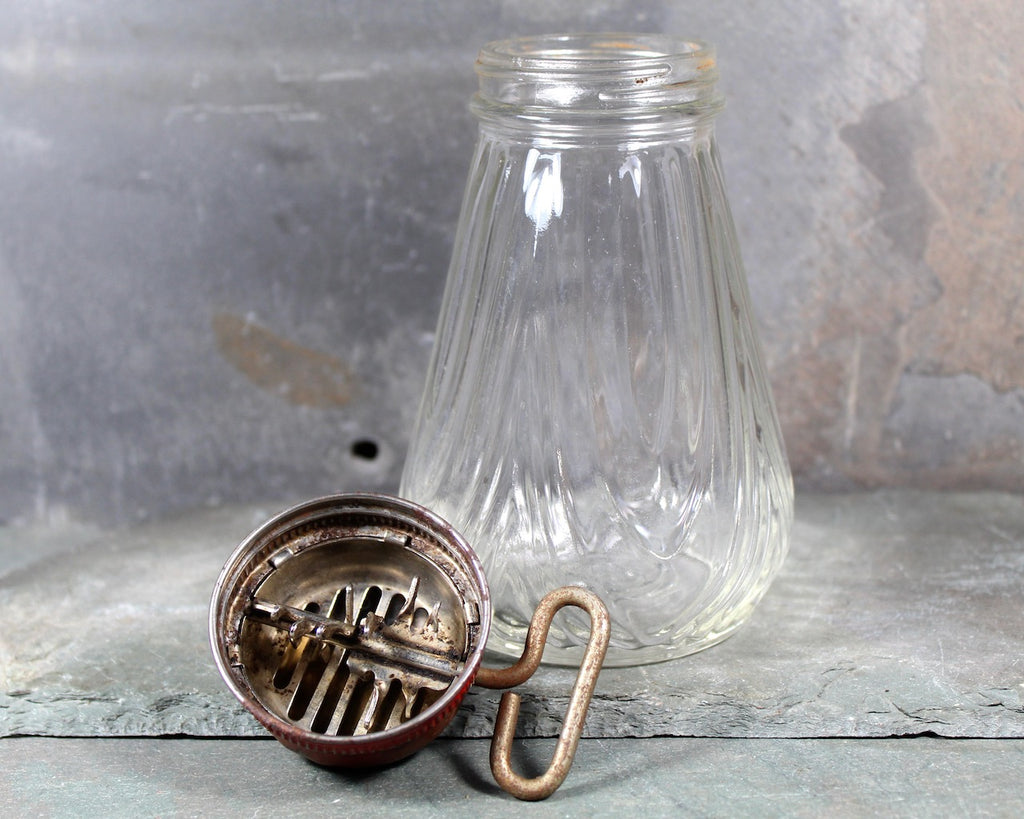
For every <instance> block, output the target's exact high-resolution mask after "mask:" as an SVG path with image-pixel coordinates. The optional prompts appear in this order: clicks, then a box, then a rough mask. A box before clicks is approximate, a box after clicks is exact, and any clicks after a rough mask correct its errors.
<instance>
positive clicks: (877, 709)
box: [0, 491, 1024, 813]
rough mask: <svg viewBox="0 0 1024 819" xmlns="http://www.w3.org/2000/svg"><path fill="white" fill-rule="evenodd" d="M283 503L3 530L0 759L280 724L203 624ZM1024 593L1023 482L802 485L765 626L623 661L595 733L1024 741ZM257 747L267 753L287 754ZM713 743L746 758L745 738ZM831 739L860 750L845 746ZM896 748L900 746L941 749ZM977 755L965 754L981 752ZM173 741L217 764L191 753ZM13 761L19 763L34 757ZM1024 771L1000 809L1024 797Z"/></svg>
mask: <svg viewBox="0 0 1024 819" xmlns="http://www.w3.org/2000/svg"><path fill="white" fill-rule="evenodd" d="M275 511H277V510H276V509H275V508H269V507H268V508H255V507H252V508H248V507H247V508H230V509H229V508H225V509H216V510H207V511H202V512H198V513H196V514H194V515H190V516H184V517H180V518H177V519H175V520H170V521H164V522H155V523H147V524H144V525H139V526H136V527H132V528H129V529H122V530H118V531H113V532H108V531H101V530H98V529H95V528H92V527H88V526H81V525H72V524H66V525H64V526H51V527H48V528H46V529H40V530H31V529H24V528H10V527H9V528H6V529H0V619H2V622H4V623H5V624H6V626H5V628H4V629H3V631H2V633H0V736H2V737H9V738H10V739H9V740H4V741H3V742H0V760H2V759H8V758H11V759H14V758H18V759H20V758H21V756H22V754H23V753H24V752H29V751H31V753H29V758H30V759H31V758H32V754H33V753H39V754H43V755H45V756H51V755H53V754H57V756H59V755H60V753H61V752H62V751H61V749H64V751H63V752H66V753H70V750H68V748H69V747H70V746H66V745H58V747H57V748H52V747H49V746H47V745H46V742H47V740H43V739H32V740H29V739H24V738H25V737H36V738H45V737H82V738H90V737H91V738H117V737H121V738H129V737H130V738H135V739H133V740H132V741H133V742H138V741H140V740H139V738H147V737H154V738H155V737H169V736H172V737H185V738H189V737H191V738H204V737H205V738H209V737H217V738H221V739H225V738H251V737H261V736H265V734H264V731H263V729H262V728H260V727H259V726H258V725H257V724H256V723H255V722H254V721H253V720H252V718H251V717H249V716H248V715H247V714H246V713H245V712H244V711H243V710H242V709H241V707H240V706H239V705H238V704H237V703H236V702H235V700H234V699H233V697H232V696H231V695H230V693H229V692H228V691H227V689H226V687H225V686H224V684H223V683H222V682H221V680H220V678H219V677H218V675H217V672H216V670H215V668H214V666H213V662H212V658H211V655H210V650H209V647H208V642H207V631H206V629H207V611H208V605H209V597H210V594H211V592H212V588H213V584H214V581H215V579H216V576H217V574H218V572H219V570H220V568H221V566H222V564H223V562H224V561H225V560H226V558H227V557H228V555H229V554H230V552H231V551H232V550H233V548H234V546H235V545H236V544H237V543H238V542H239V541H240V540H241V539H242V538H243V537H244V536H245V535H246V534H247V533H248V532H249V531H250V530H251V529H252V528H254V527H255V526H256V525H258V524H260V523H261V522H262V521H263V520H265V519H266V518H267V517H269V515H270V514H272V513H274V512H275ZM1022 601H1024V499H1022V498H1021V497H1019V496H1014V495H1007V494H995V493H955V494H946V493H942V494H940V493H921V492H912V491H884V492H876V493H863V494H850V495H801V496H799V497H798V500H797V516H796V525H795V528H794V533H793V540H792V546H791V549H790V554H789V556H788V558H787V560H786V563H785V565H784V567H783V569H782V571H781V573H780V574H779V576H778V578H777V579H776V581H775V583H774V584H773V586H772V588H771V589H770V591H769V592H768V594H767V596H766V597H765V599H764V600H763V602H762V603H761V605H760V606H759V607H758V609H757V610H756V612H755V613H754V616H753V617H752V619H751V620H750V622H749V623H747V624H746V626H744V628H742V629H741V630H740V631H739V632H738V633H737V634H736V635H735V636H733V637H732V638H730V639H729V640H727V641H726V642H725V643H723V644H721V645H719V646H716V647H714V648H712V649H709V650H707V651H705V652H703V653H700V654H697V655H693V656H691V657H688V658H685V659H682V660H679V661H675V662H669V663H662V664H658V665H651V666H644V667H640V668H632V669H605V670H604V671H603V672H602V674H601V678H600V681H599V683H598V687H597V693H596V695H595V699H594V702H593V705H592V707H591V711H590V715H589V717H588V720H587V726H586V731H585V736H587V737H591V738H602V740H601V741H602V742H603V741H604V740H610V739H612V738H629V737H632V738H639V737H661V738H663V739H658V740H656V741H653V742H651V743H650V744H649V745H645V744H644V742H643V741H640V740H633V741H632V742H630V743H629V744H627V745H614V744H613V745H612V746H608V747H612V748H614V749H616V750H615V752H614V754H613V756H614V755H615V754H618V755H622V754H625V756H626V757H628V758H632V755H635V754H636V753H641V751H642V749H643V748H649V749H650V750H651V752H652V753H654V752H655V751H657V753H659V754H662V755H667V756H672V754H673V753H674V752H673V751H671V750H668V749H669V748H670V746H666V745H664V744H663V743H665V742H668V741H669V740H668V739H664V738H671V737H679V738H693V739H700V738H736V739H743V740H749V741H751V742H752V745H751V747H755V746H756V747H758V748H761V749H764V750H765V752H766V753H770V754H774V755H776V756H778V757H779V758H780V759H789V758H790V757H792V756H793V753H796V751H794V750H793V749H795V748H797V747H804V748H809V747H810V746H788V745H786V744H785V743H783V744H782V745H778V744H761V745H756V743H753V741H754V740H757V741H758V742H762V743H763V742H768V741H777V740H783V739H786V738H789V739H798V738H803V739H807V740H812V739H813V741H814V742H815V743H818V742H819V740H827V739H843V740H850V739H855V738H864V737H870V738H900V737H918V738H920V740H923V741H926V742H935V741H937V740H935V738H936V737H950V738H952V737H955V738H970V739H977V740H984V739H1004V740H1020V739H1024V627H1022V626H1024V622H1022V620H1024V617H1022V609H1024V607H1022ZM498 662H500V661H495V660H492V661H491V664H497V663H498ZM574 677H575V671H574V670H572V669H558V668H545V669H542V671H541V672H539V673H538V675H536V676H535V677H534V679H532V680H531V681H529V682H528V683H527V684H526V685H524V686H523V687H522V688H521V689H520V690H521V692H522V693H523V697H524V706H523V714H522V716H521V718H520V728H519V735H520V736H522V737H550V736H555V735H556V734H557V733H558V730H559V727H560V722H561V718H562V714H563V712H564V709H565V705H566V702H567V700H568V693H569V690H570V688H571V685H572V682H573V679H574ZM497 699H498V696H497V694H496V693H495V692H491V691H484V690H474V691H472V692H471V694H470V695H469V696H468V697H467V699H466V700H465V701H464V703H463V706H462V708H461V710H460V712H459V714H458V716H457V717H456V719H455V721H454V722H453V723H452V724H451V725H450V727H449V729H448V732H447V733H448V735H449V737H466V738H470V737H484V736H489V734H490V733H491V730H492V725H493V718H494V712H495V710H496V706H497ZM55 741H56V740H55ZM69 741H70V740H66V741H65V742H69ZM175 741H179V742H180V741H184V740H175ZM465 741H466V742H469V740H465ZM716 741H717V740H716ZM544 742H547V741H546V740H542V743H544ZM39 743H42V744H39ZM58 743H59V741H58ZM101 744H102V743H101ZM741 744H742V743H741ZM819 744H820V743H819ZM891 746H892V742H889V743H887V744H886V745H885V747H891ZM104 747H105V748H108V751H107V752H105V755H104V754H99V755H97V756H96V759H97V760H98V761H97V763H96V764H99V765H106V766H107V767H108V768H116V766H117V765H118V764H120V763H118V762H116V760H117V759H118V758H119V757H118V754H117V752H115V751H114V750H113V748H114V746H107V745H104ZM119 747H124V746H119ZM204 747H207V748H209V746H208V745H207V746H204ZM224 747H225V748H227V747H228V746H227V745H225V746H224ZM232 747H233V746H232ZM254 747H257V746H254ZM258 747H259V749H260V751H259V754H258V755H257V756H259V755H264V756H265V755H267V754H271V755H273V753H274V752H272V751H270V750H268V749H270V748H274V749H276V748H277V747H278V746H277V745H276V743H269V744H261V745H259V746H258ZM445 747H449V748H458V747H461V746H459V745H458V744H457V743H454V744H453V743H448V744H447V745H445V744H442V745H441V748H442V749H443V748H445ZM467 747H474V746H472V745H467ZM545 747H546V746H545ZM583 747H584V748H590V749H591V750H590V751H589V753H591V754H593V753H596V751H595V749H594V746H592V745H587V742H586V741H585V742H584V746H583ZM602 747H605V746H602ZM687 747H689V746H687ZM708 747H709V748H714V749H715V750H714V753H716V754H718V755H723V754H724V755H726V756H730V755H735V754H739V757H742V756H743V752H742V751H741V750H740V746H718V745H716V746H708ZM816 747H817V746H816ZM824 747H826V748H829V749H835V750H836V753H838V754H840V756H842V755H843V754H846V755H849V754H850V753H851V751H850V747H851V746H844V745H841V744H840V743H833V744H831V745H830V744H829V743H827V742H826V743H824ZM878 747H879V748H881V747H883V746H882V744H880V745H879V746H878ZM896 747H898V748H899V749H900V754H902V755H903V756H906V755H907V754H908V753H909V749H910V748H912V747H916V748H919V749H920V748H925V746H922V745H920V744H918V745H913V744H912V743H909V742H908V743H905V744H901V743H899V742H896ZM931 747H932V746H927V748H929V749H930V748H931ZM955 747H957V745H956V744H951V745H943V746H942V748H943V750H942V753H944V754H947V755H948V754H949V753H953V752H954V751H953V750H952V749H953V748H955ZM959 747H960V749H961V750H960V751H959V752H957V753H962V754H968V755H969V754H970V753H972V751H971V750H970V749H971V748H974V747H975V745H972V744H971V743H966V744H961V745H960V746H959ZM976 747H977V748H978V749H979V750H978V753H979V754H983V755H984V756H985V758H986V759H988V760H989V762H985V763H983V764H984V765H988V766H989V768H988V769H989V770H994V769H992V768H991V765H996V766H997V767H998V765H1004V766H1006V765H1009V766H1010V767H1013V763H1012V762H1011V761H1008V760H1009V759H1010V758H1009V757H1005V756H1000V754H1001V753H1002V751H1004V750H1005V752H1006V753H1011V752H1012V754H1013V756H1012V759H1016V760H1018V762H1019V759H1020V754H1021V749H1022V747H1024V743H1020V742H1017V741H1011V742H1004V743H1000V742H996V743H994V744H989V745H980V744H976ZM47 748H48V750H47ZM19 749H20V750H19ZM723 749H731V750H728V751H726V750H723ZM281 751H282V752H283V753H284V754H287V752H284V750H283V749H281ZM140 752H141V751H140ZM211 752H212V751H211ZM928 752H929V753H932V752H937V751H933V750H929V751H928ZM75 753H76V754H77V753H78V751H75ZM133 753H134V752H133ZM168 753H170V752H168ZM175 753H178V754H179V756H180V757H181V759H183V760H184V759H187V760H190V761H188V762H187V764H188V765H198V764H201V763H200V762H198V761H197V759H196V755H197V754H200V755H201V752H200V751H198V750H196V748H195V747H194V746H191V745H190V746H187V747H185V748H183V749H182V750H181V751H180V752H175ZM221 753H227V751H222V752H221ZM799 753H801V754H806V753H809V751H801V752H799ZM820 753H825V752H824V751H821V752H820ZM820 753H819V751H815V753H814V755H815V756H820ZM858 753H860V752H858ZM865 753H867V751H865ZM889 753H895V751H891V752H886V754H882V753H881V751H879V759H882V758H883V757H887V755H888V754H889ZM584 755H585V754H584ZM288 756H289V757H290V756H291V755H290V754H288ZM434 756H437V753H433V756H430V755H428V756H427V757H426V758H427V759H428V760H429V759H433V758H434ZM456 756H457V754H456ZM541 756H543V753H542V754H541ZM739 757H737V759H738V758H739ZM175 758H178V757H175ZM273 758H274V759H275V760H278V759H280V757H277V756H274V757H273ZM723 758H724V757H723ZM731 758H732V756H730V759H731ZM857 758H858V759H860V757H857ZM901 758H902V757H901ZM836 759H839V757H836V758H835V759H831V761H829V759H825V758H823V759H822V762H821V764H820V770H819V774H820V775H821V776H826V775H828V776H832V775H834V774H835V770H834V768H835V765H836V764H838V763H837V762H836ZM851 759H852V757H851ZM865 759H866V758H865ZM978 759H981V757H978V758H977V759H976V760H975V761H977V760H978ZM104 760H105V761H104ZM112 760H113V761H112ZM993 760H1001V761H993ZM299 761H300V762H302V760H299ZM12 764H13V763H12ZM182 764H186V763H185V762H183V763H182ZM268 764H279V762H274V763H268ZM423 764H428V765H429V764H438V765H440V764H442V763H440V762H437V763H431V762H426V763H423ZM538 764H541V763H538ZM723 764H724V763H723ZM729 764H733V763H729ZM736 764H739V763H738V762H737V763H736ZM858 764H860V763H858ZM863 764H864V765H868V763H867V762H864V763H863ZM901 764H909V763H901ZM830 766H831V767H830ZM769 767H770V766H769ZM869 767H870V766H869ZM10 770H11V773H10V774H9V776H11V777H14V776H15V771H16V770H19V769H18V767H17V765H15V766H14V767H13V768H10ZM828 771H832V773H828ZM695 772H696V770H695ZM112 775H113V774H112ZM574 775H575V773H574ZM608 775H609V776H610V774H608ZM939 775H940V774H939V773H938V772H936V773H935V776H939ZM613 778H614V777H613ZM0 779H2V777H0ZM570 781H571V780H570ZM1014 781H1015V780H1014V779H1013V778H1011V779H1010V780H1007V785H1006V788H1008V789H1009V790H1008V791H1007V793H1006V794H1003V801H1002V802H1001V803H1000V804H1001V805H1002V806H1003V807H1004V808H1005V807H1006V806H1007V805H1008V804H1017V805H1021V804H1024V798H1022V796H1021V788H1019V787H1018V786H1017V785H1015V784H1013V782H1014ZM916 787H920V783H918V785H917V786H916ZM965 787H966V784H965ZM986 787H987V786H986ZM477 790H480V789H479V788H478V789H477ZM484 790H485V791H486V789H484ZM988 790H989V791H990V792H991V788H988ZM965 793H966V792H965ZM1006 798H1011V802H1010V803H1008V802H1006ZM1012 799H1017V800H1018V801H1017V802H1012ZM0 804H2V799H0ZM18 804H21V803H18ZM609 804H610V803H609ZM933 807H934V806H933ZM947 807H948V806H947ZM1001 812H1002V811H1001V810H997V811H996V813H1001Z"/></svg>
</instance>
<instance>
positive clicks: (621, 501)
mask: <svg viewBox="0 0 1024 819" xmlns="http://www.w3.org/2000/svg"><path fill="white" fill-rule="evenodd" d="M477 70H478V73H479V74H480V82H481V90H480V93H479V94H478V95H477V96H476V97H475V98H474V103H473V108H474V111H475V113H476V114H477V116H478V118H479V119H480V138H479V142H478V145H477V149H476V154H475V157H474V159H473V164H472V167H471V170H470V174H469V182H468V186H467V189H466V194H465V200H464V204H463V210H462V216H461V220H460V225H459V229H458V232H457V237H456V243H455V249H454V255H453V259H452V263H451V268H450V271H449V274H448V281H447V286H446V290H445V294H444V298H443V306H442V311H441V317H440V322H439V325H438V331H437V336H436V339H435V346H434V351H433V356H432V359H431V363H430V365H429V368H428V372H427V381H426V388H425V392H424V395H423V399H422V403H421V406H420V412H419V416H418V419H417V423H416V427H415V429H414V432H413V437H412V443H411V447H410V451H409V455H408V459H407V461H406V465H405V471H404V473H403V476H402V486H401V490H400V492H401V494H402V495H404V496H405V497H408V498H410V499H412V500H414V501H417V502H419V503H421V504H424V505H426V506H428V507H430V508H431V509H433V510H435V511H436V512H437V513H438V514H440V515H441V516H442V517H444V518H446V519H447V520H448V521H449V522H451V523H452V524H453V525H454V526H455V527H456V528H458V529H459V530H460V531H461V532H462V533H463V534H464V535H465V536H466V538H467V539H468V541H469V542H470V543H471V544H472V545H473V548H474V549H475V550H476V551H477V553H478V554H479V556H480V558H481V560H482V561H483V564H484V567H485V571H486V574H487V580H488V584H489V586H490V591H491V595H492V599H493V603H494V620H493V625H492V631H491V638H490V640H489V643H488V648H489V649H490V650H493V651H496V652H498V653H501V654H506V655H513V656H517V655H518V653H519V652H520V651H521V649H522V645H523V641H524V638H525V634H526V629H527V625H528V623H529V620H530V616H531V614H532V612H533V610H534V608H535V606H536V605H537V603H538V602H539V600H540V599H541V597H543V596H544V594H545V593H547V592H548V591H550V590H551V589H552V588H555V587H556V586H560V585H566V584H576V585H581V586H585V587H586V588H589V589H592V590H593V591H595V592H596V593H597V594H599V595H600V596H601V597H602V598H603V599H604V601H605V603H606V604H607V606H608V608H609V610H610V612H611V616H612V624H613V636H612V645H611V648H610V650H609V654H608V661H607V662H608V664H610V665H633V664H639V663H646V662H656V661H660V660H665V659H670V658H673V657H678V656H682V655H684V654H688V653H691V652H693V651H698V650H700V649H702V648H705V647H707V646H710V645H712V644H714V643H716V642H718V641H720V640H722V639H724V638H725V637H727V636H728V635H729V634H730V633H732V631H733V630H734V629H735V628H737V627H738V626H739V625H740V624H741V623H742V622H743V621H744V620H745V619H746V618H747V617H748V615H749V614H750V612H751V610H752V608H753V606H754V605H755V604H756V603H757V601H758V600H759V599H760V598H761V596H762V595H763V594H764V592H765V590H766V589H767V586H768V584H769V582H770V580H771V578H772V576H773V575H774V574H775V572H776V571H777V569H778V568H779V566H780V565H781V562H782V559H783V557H784V555H785V552H786V548H787V543H788V534H789V528H790V524H791V520H792V504H793V490H792V479H791V477H790V472H789V467H788V464H787V462H786V457H785V452H784V448H783V444H782V438H781V434H780V431H779V426H778V420H777V417H776V413H775V409H774V405H773V402H772V398H771V394H770V390H769V387H768V383H767V380H766V377H765V372H764V368H763V365H762V360H761V354H760V350H759V345H758V342H757V339H756V336H755V333H754V330H753V326H752V323H751V311H750V309H749V299H748V293H747V286H746V281H745V273H744V271H743V267H742V263H741V260H740V254H739V250H738V247H737V242H736V238H735V234H734V229H733V225H732V220H731V216H730V212H729V207H728V203H727V200H726V195H725V190H724V187H723V182H722V175H721V171H720V166H719V160H718V154H717V148H716V145H715V139H714V133H713V128H712V120H713V117H714V115H715V114H716V113H717V111H718V110H719V109H720V107H721V102H720V98H719V96H718V95H717V92H716V91H715V80H716V69H715V61H714V56H713V54H712V53H711V51H710V49H709V48H708V47H707V46H705V45H703V44H701V43H691V42H677V41H671V40H668V39H666V38H662V37H657V36H650V37H644V36H641V37H636V36H629V35H587V36H583V35H578V36H575V35H574V36H560V37H542V38H528V39H523V40H513V41H507V42H503V43H496V44H492V45H490V46H488V47H485V49H484V50H483V51H482V52H481V56H480V59H479V61H478V63H477ZM586 638H587V622H586V618H585V616H583V615H580V616H579V617H578V618H575V619H574V617H573V616H572V615H568V614H563V615H560V617H559V618H558V619H557V620H556V623H555V625H554V626H553V628H552V631H551V634H550V637H549V642H548V649H547V651H546V653H545V660H546V661H548V662H555V663H575V662H577V661H578V660H579V657H580V656H581V654H582V647H583V646H584V645H585V644H586Z"/></svg>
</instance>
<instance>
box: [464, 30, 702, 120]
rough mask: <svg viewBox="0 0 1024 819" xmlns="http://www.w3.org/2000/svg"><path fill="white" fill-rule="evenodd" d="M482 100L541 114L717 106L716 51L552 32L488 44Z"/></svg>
mask: <svg viewBox="0 0 1024 819" xmlns="http://www.w3.org/2000/svg"><path fill="white" fill-rule="evenodd" d="M476 72H477V74H478V76H479V78H480V93H479V94H478V102H480V103H482V104H484V105H487V104H490V105H496V106H505V107H512V108H518V109H527V110H534V111H537V110H540V111H545V110H546V111H573V112H576V113H586V112H588V111H589V112H594V111H602V112H611V111H616V110H618V111H623V110H630V111H634V112H635V111H637V110H639V109H647V110H651V109H666V108H679V107H687V108H689V110H690V111H691V113H697V112H698V110H703V111H706V112H708V113H713V112H714V111H717V110H718V108H720V107H721V105H720V102H721V100H720V98H719V95H718V92H717V91H716V90H715V86H716V83H717V80H718V67H717V61H716V59H715V51H714V48H713V47H712V46H711V45H709V44H708V43H706V42H704V41H702V40H696V39H684V38H679V37H673V36H670V35H664V34H620V33H615V32H610V33H595V34H549V35H540V36H533V37H520V38H515V39H509V40H499V41H495V42H492V43H488V44H487V45H485V46H484V47H483V49H481V51H480V54H479V56H478V57H477V62H476Z"/></svg>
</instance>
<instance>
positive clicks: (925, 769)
mask: <svg viewBox="0 0 1024 819" xmlns="http://www.w3.org/2000/svg"><path fill="white" fill-rule="evenodd" d="M552 745H553V741H551V740H527V741H520V742H519V743H517V746H518V747H517V750H516V757H517V758H516V765H517V766H518V770H520V771H522V772H524V773H532V772H537V771H539V770H540V769H542V768H543V767H544V766H545V765H546V764H547V760H548V758H549V756H550V754H551V749H552ZM1021 765H1024V741H1021V740H967V741H961V742H953V741H949V740H942V739H936V738H917V739H912V740H868V741H862V740H827V739H818V740H814V739H809V740H770V739H769V740H726V739H679V738H658V739H645V740H636V739H633V740H629V739H626V740H622V739H620V740H608V739H592V740H584V741H583V742H582V743H581V744H580V748H579V752H578V754H577V757H576V764H575V766H574V767H573V769H572V771H571V772H570V774H569V777H568V778H567V779H566V781H565V783H564V784H563V786H562V787H561V788H560V789H559V790H558V791H557V792H556V793H555V794H554V795H553V796H551V797H550V798H549V799H548V800H547V801H545V802H540V803H536V804H528V805H527V804H523V803H520V802H517V801H516V800H514V799H513V798H512V797H510V796H508V795H506V794H504V793H502V792H501V791H499V790H498V788H497V786H496V785H495V784H494V781H493V779H492V778H491V774H490V771H489V770H488V765H487V743H486V742H485V741H482V740H441V741H438V742H435V743H433V744H432V745H430V746H428V747H427V748H426V749H424V750H423V751H421V752H420V753H419V754H417V755H416V756H414V757H413V758H411V759H409V760H406V761H405V762H403V763H401V764H399V765H395V766H392V767H390V768H385V769H382V770H376V771H368V772H362V773H345V772H337V771H331V770H327V769H325V768H319V767H317V766H315V765H311V764H309V763H307V762H306V761H305V760H303V759H302V758H300V757H298V756H296V755H294V754H292V753H291V752H289V751H287V750H285V749H284V748H283V747H281V746H279V745H278V744H277V743H276V742H272V741H271V742H262V741H258V740H222V741H200V740H194V739H177V740H138V739H126V740H109V739H108V740H97V739H78V740H75V739H51V738H19V739H6V740H3V741H0V810H2V812H3V813H4V815H7V816H50V817H64V816H67V817H72V816H73V817H80V816H105V817H120V816H125V817H129V816H130V817H133V819H134V817H138V816H209V817H218V816H231V817H235V816H265V815H279V816H294V817H303V816H318V817H319V816H325V815H332V814H337V813H339V812H340V813H341V814H342V815H346V816H395V817H402V816H416V817H435V816H436V817H451V816H468V817H475V818H476V817H480V819H487V818H488V817H501V816H522V815H524V814H526V813H528V814H529V815H530V816H597V817H604V816H611V817H622V816H698V817H699V816H728V817H747V816H750V817H757V819H762V818H763V817H773V816H785V817H802V816H807V817H818V816H842V817H858V816H879V815H881V816H913V817H915V819H919V817H931V816H936V817H948V816H961V817H974V816H978V817H982V816H984V817H1004V816H1005V817H1018V816H1020V815H1022V813H1024V786H1021V784H1020V776H1019V773H1020V769H1021Z"/></svg>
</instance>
